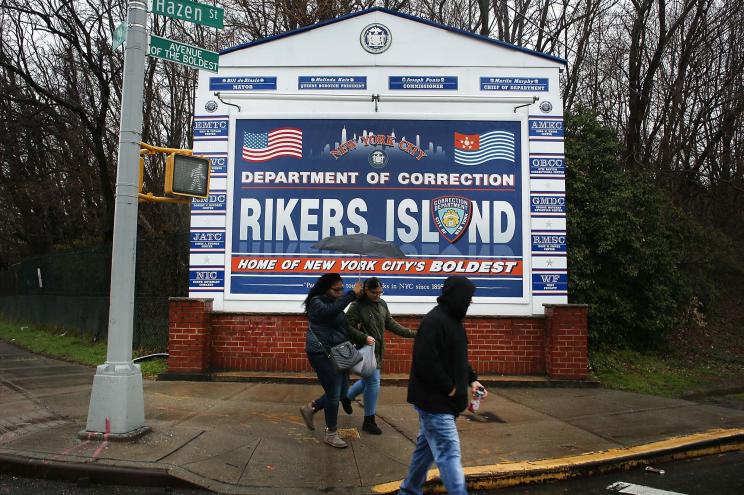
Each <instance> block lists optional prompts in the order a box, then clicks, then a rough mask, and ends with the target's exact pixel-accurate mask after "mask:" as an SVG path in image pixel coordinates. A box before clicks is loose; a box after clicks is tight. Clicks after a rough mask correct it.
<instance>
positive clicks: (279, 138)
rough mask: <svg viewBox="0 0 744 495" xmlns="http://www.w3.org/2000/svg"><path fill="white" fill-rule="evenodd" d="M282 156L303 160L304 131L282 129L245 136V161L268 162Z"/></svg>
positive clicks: (249, 133)
mask: <svg viewBox="0 0 744 495" xmlns="http://www.w3.org/2000/svg"><path fill="white" fill-rule="evenodd" d="M281 156H293V157H295V158H302V129H296V128H294V127H280V128H278V129H272V130H271V131H269V132H261V133H253V132H246V133H245V134H244V135H243V160H246V161H249V162H266V161H268V160H273V159H274V158H279V157H281Z"/></svg>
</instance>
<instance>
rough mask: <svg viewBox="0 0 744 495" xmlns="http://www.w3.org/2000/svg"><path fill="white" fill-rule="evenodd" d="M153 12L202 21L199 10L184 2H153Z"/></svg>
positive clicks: (158, 0)
mask: <svg viewBox="0 0 744 495" xmlns="http://www.w3.org/2000/svg"><path fill="white" fill-rule="evenodd" d="M153 10H155V11H158V12H165V13H166V14H167V15H171V16H176V17H181V18H186V19H191V20H194V21H197V22H199V21H201V20H202V11H201V9H195V8H194V7H192V6H191V5H190V4H188V3H185V2H176V1H174V0H153Z"/></svg>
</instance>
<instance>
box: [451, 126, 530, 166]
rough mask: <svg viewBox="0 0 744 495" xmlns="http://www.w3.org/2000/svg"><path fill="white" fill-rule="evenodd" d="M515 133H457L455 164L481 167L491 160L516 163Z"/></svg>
mask: <svg viewBox="0 0 744 495" xmlns="http://www.w3.org/2000/svg"><path fill="white" fill-rule="evenodd" d="M515 150H516V148H515V142H514V133H512V132H507V131H490V132H486V133H485V134H460V133H459V132H456V133H455V163H459V164H460V165H480V164H481V163H486V162H487V161H490V160H506V161H509V162H512V163H514V162H515V161H516V151H515Z"/></svg>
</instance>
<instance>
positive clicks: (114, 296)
mask: <svg viewBox="0 0 744 495" xmlns="http://www.w3.org/2000/svg"><path fill="white" fill-rule="evenodd" d="M146 24H147V4H146V2H145V1H143V0H130V1H129V5H128V13H127V25H128V32H127V39H126V44H125V50H124V81H123V85H122V91H121V122H120V130H119V155H118V161H117V172H116V210H115V213H114V239H113V249H112V253H111V293H110V302H109V327H108V348H107V354H106V363H105V364H103V365H100V366H98V368H97V370H96V375H95V377H94V378H93V390H92V392H91V397H90V406H89V408H88V422H87V425H86V430H85V431H83V432H81V435H85V436H89V435H90V434H91V433H92V434H96V433H98V434H108V435H121V436H137V435H139V434H141V433H144V432H146V431H148V430H149V428H147V427H146V426H145V417H144V416H145V415H144V392H143V388H142V373H141V371H140V369H139V366H138V365H135V364H134V363H132V334H133V325H134V273H135V260H136V254H137V253H136V249H137V202H138V196H137V194H138V192H139V165H138V164H139V149H140V146H139V142H140V141H141V136H142V100H143V91H144V80H145V55H146V52H147V30H146Z"/></svg>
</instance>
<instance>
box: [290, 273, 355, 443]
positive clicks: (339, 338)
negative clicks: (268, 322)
mask: <svg viewBox="0 0 744 495" xmlns="http://www.w3.org/2000/svg"><path fill="white" fill-rule="evenodd" d="M361 293H362V283H361V282H357V283H356V284H354V289H353V290H350V291H348V292H347V293H346V294H344V282H343V280H342V279H341V275H339V274H338V273H326V274H325V275H323V276H321V277H320V278H319V279H318V280H317V281H316V282H315V285H313V287H312V288H311V289H310V292H309V293H308V294H307V297H306V298H305V302H304V303H303V304H304V306H305V312H306V313H307V316H308V320H309V327H308V332H307V338H306V340H305V352H307V359H308V360H309V361H310V365H311V366H312V367H313V369H314V370H315V373H316V374H317V375H318V381H319V382H320V384H321V386H322V387H323V390H324V391H325V394H323V395H322V396H320V397H319V398H317V399H315V400H314V401H312V402H310V403H309V404H307V405H305V406H302V407H301V408H300V414H302V419H304V420H305V424H306V425H307V427H308V428H309V429H311V430H314V429H315V425H314V424H313V415H314V414H315V413H316V412H318V411H320V410H321V409H322V410H323V412H324V413H325V423H326V430H325V442H326V443H327V444H328V445H330V446H332V447H336V448H339V449H342V448H344V447H346V446H347V443H346V442H344V441H343V440H342V439H341V438H340V437H339V436H338V431H337V430H336V425H337V422H338V403H339V400H340V399H341V394H342V393H343V394H345V393H346V389H347V388H348V384H349V381H348V380H349V378H348V377H349V374H348V372H346V371H340V372H339V371H336V369H335V368H334V367H333V363H332V362H331V359H330V358H329V357H328V353H327V352H326V350H325V349H326V348H327V347H333V346H334V345H338V344H340V343H341V342H344V341H345V340H349V327H348V324H347V321H346V314H345V313H344V309H345V308H346V306H348V305H349V303H350V302H352V301H354V300H355V299H356V298H357V297H358V296H359V295H361Z"/></svg>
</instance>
